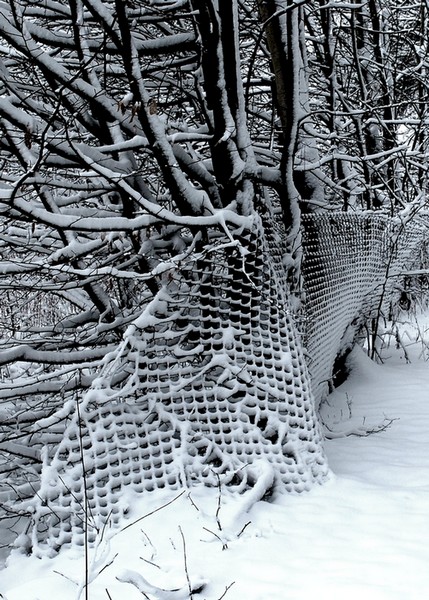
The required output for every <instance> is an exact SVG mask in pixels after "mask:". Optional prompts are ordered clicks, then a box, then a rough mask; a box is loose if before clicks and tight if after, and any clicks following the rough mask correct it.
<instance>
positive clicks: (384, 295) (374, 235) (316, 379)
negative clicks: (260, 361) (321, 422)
mask: <svg viewBox="0 0 429 600" xmlns="http://www.w3.org/2000/svg"><path fill="white" fill-rule="evenodd" d="M410 216H412V218H410ZM428 226H429V215H427V214H416V215H408V216H407V215H406V216H405V217H404V218H402V219H401V218H399V217H396V218H390V217H388V216H387V215H382V214H378V213H373V212H368V213H356V214H350V213H331V214H329V213H319V214H312V215H304V216H303V247H304V260H303V279H304V291H305V301H304V311H303V314H304V326H303V328H302V329H303V333H304V336H303V337H304V344H305V347H306V351H307V356H308V358H307V364H308V368H309V371H310V376H311V382H312V389H313V393H314V397H315V401H316V406H318V405H319V403H320V401H321V400H322V399H323V398H324V397H325V396H326V394H327V393H328V392H329V389H330V387H331V386H332V379H333V377H334V375H335V373H334V370H335V365H336V361H337V359H338V358H339V357H341V355H343V354H344V353H345V352H347V350H348V349H350V348H351V347H352V345H353V344H354V343H355V342H356V337H357V336H358V335H359V334H360V333H361V329H362V326H363V325H364V324H365V323H368V322H370V321H371V319H378V318H380V317H383V318H389V313H390V311H391V303H392V302H395V301H397V300H398V295H396V296H395V290H396V289H398V286H399V287H400V284H401V279H400V278H401V275H400V274H401V272H403V270H404V269H406V268H407V267H410V266H414V265H415V264H418V261H419V257H420V252H419V251H420V248H422V247H424V246H426V243H427V238H428Z"/></svg>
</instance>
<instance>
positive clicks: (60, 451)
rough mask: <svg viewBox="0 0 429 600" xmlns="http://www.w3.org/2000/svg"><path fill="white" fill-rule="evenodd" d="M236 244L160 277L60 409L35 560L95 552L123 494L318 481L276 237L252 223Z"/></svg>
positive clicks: (297, 487) (216, 245)
mask: <svg viewBox="0 0 429 600" xmlns="http://www.w3.org/2000/svg"><path fill="white" fill-rule="evenodd" d="M268 237H270V236H268ZM235 239H236V240H237V242H238V243H231V240H230V239H229V238H227V237H226V236H225V237H224V238H220V237H219V238H217V239H214V240H212V244H211V247H206V248H205V249H204V251H203V252H202V253H200V255H198V256H195V257H194V258H193V259H189V261H187V262H186V263H184V264H182V265H180V266H178V267H177V268H176V269H171V271H170V272H169V273H166V274H165V276H164V287H163V288H162V290H161V291H160V292H159V293H158V294H157V296H156V297H155V298H154V299H153V301H152V302H151V303H150V304H149V305H148V306H146V307H145V308H144V310H143V311H142V315H141V317H140V318H139V319H138V320H137V321H136V322H135V323H134V324H133V325H131V326H130V327H129V328H128V330H127V332H126V334H125V336H124V339H123V342H122V344H121V345H120V346H119V347H118V349H117V351H116V352H113V353H111V354H110V355H108V356H107V357H106V360H105V364H104V368H103V369H102V372H101V373H100V376H99V377H98V379H97V381H96V382H95V383H94V385H93V386H92V389H91V391H90V392H89V393H88V394H87V395H86V396H85V397H84V399H83V400H82V401H81V402H79V403H78V404H76V403H74V402H73V401H72V400H70V401H69V405H68V410H69V413H70V418H69V422H68V425H67V427H66V429H65V432H64V436H63V439H62V441H61V443H60V444H59V447H58V448H56V450H55V452H54V454H53V456H49V453H48V452H47V454H46V459H45V464H44V467H43V469H42V476H41V485H40V489H39V491H38V493H37V497H36V498H35V500H34V501H33V502H32V511H33V520H34V527H33V530H32V539H31V541H30V540H27V543H28V545H29V547H30V546H31V547H32V548H33V550H36V551H38V552H40V553H50V552H52V551H56V550H57V549H58V548H59V547H61V546H62V545H64V544H70V543H71V544H84V543H85V541H89V542H94V541H95V540H96V539H97V536H99V535H101V532H102V531H103V527H105V526H106V523H109V524H115V523H117V522H119V521H120V519H121V518H122V515H123V513H124V512H126V510H127V508H126V496H127V492H128V491H131V492H132V491H134V492H148V491H150V490H153V489H156V488H165V487H168V488H172V489H174V488H179V487H180V488H181V487H183V486H191V485H193V484H195V483H199V482H204V483H207V484H209V485H214V486H217V485H222V486H226V487H228V488H229V489H231V490H235V491H237V492H240V491H242V492H246V493H247V494H248V498H249V501H250V500H251V499H252V500H253V501H256V500H257V499H259V498H261V497H262V496H264V495H265V494H267V493H273V492H274V493H277V492H281V491H294V492H302V491H304V490H308V489H309V488H310V487H311V486H312V485H313V484H314V483H315V482H322V481H323V480H324V478H325V477H326V476H327V472H328V468H327V464H326V460H325V455H324V452H323V447H322V436H321V432H320V428H319V423H318V418H317V414H316V412H315V409H314V404H313V397H312V394H311V390H310V383H309V377H308V373H307V368H306V365H305V361H304V359H303V355H302V350H301V343H300V339H299V336H298V334H297V332H296V329H295V325H294V319H293V316H292V315H291V313H290V309H289V302H288V292H287V286H286V282H285V278H284V277H281V276H280V273H284V270H283V269H282V267H281V262H280V261H281V258H282V249H281V248H280V247H279V239H280V238H278V237H277V239H276V242H275V244H274V237H273V236H271V241H272V243H271V247H275V248H274V251H271V248H270V244H269V243H268V242H267V236H266V234H265V233H264V230H263V228H262V226H261V224H260V222H258V221H257V222H256V223H255V227H254V228H253V229H252V230H250V231H244V232H239V233H237V235H236V237H235ZM118 373H122V375H121V376H120V377H119V379H120V380H121V383H120V385H115V384H114V383H113V381H114V379H115V377H116V378H118Z"/></svg>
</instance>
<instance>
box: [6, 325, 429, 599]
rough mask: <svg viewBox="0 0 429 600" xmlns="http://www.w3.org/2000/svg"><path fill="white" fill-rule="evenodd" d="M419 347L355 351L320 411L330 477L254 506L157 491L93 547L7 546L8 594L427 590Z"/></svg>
mask: <svg viewBox="0 0 429 600" xmlns="http://www.w3.org/2000/svg"><path fill="white" fill-rule="evenodd" d="M420 326H421V327H422V328H426V327H427V325H426V324H425V323H423V322H420ZM421 350H422V346H421V345H419V344H416V345H414V346H410V347H409V348H408V353H409V356H410V358H411V360H412V362H411V364H409V363H407V362H406V361H405V359H404V353H403V351H400V350H396V349H395V348H393V347H391V348H388V349H387V350H385V351H384V355H385V357H386V358H387V360H386V361H385V364H383V365H376V364H374V363H371V362H370V361H369V360H368V359H367V358H366V356H365V355H364V353H363V351H362V350H357V351H354V353H353V356H352V359H351V364H352V374H351V377H350V378H349V380H348V381H347V382H346V383H345V384H344V385H342V386H341V387H340V388H338V389H337V390H336V391H335V392H334V393H333V394H331V396H330V397H329V399H328V402H326V403H325V404H324V405H323V408H322V416H323V420H324V422H325V424H326V426H327V427H328V430H329V431H330V432H331V433H330V434H329V435H330V437H331V438H332V439H329V440H327V441H326V450H327V454H328V457H329V461H330V466H331V469H332V472H333V474H332V477H331V479H330V481H328V482H327V483H326V485H324V486H322V487H317V488H315V489H314V490H313V491H311V492H310V493H306V494H303V495H297V496H284V497H282V498H281V499H278V500H277V501H276V502H275V503H267V502H259V503H257V504H256V505H254V506H253V507H252V508H251V509H250V511H248V512H246V511H244V510H243V507H244V506H245V503H246V497H244V498H243V497H241V498H231V497H228V498H227V497H226V494H224V493H222V490H220V491H219V490H207V489H204V488H196V489H195V490H192V491H191V492H190V493H188V492H184V493H182V495H180V496H178V493H177V492H176V493H171V492H163V493H156V494H155V493H154V494H151V495H149V497H146V498H142V499H139V500H135V501H134V502H133V509H132V511H131V516H130V520H129V521H128V522H127V524H126V527H125V526H124V528H123V530H122V531H120V532H117V533H116V534H115V535H113V537H111V539H110V540H109V541H107V537H108V536H107V534H106V536H105V538H104V539H102V540H100V542H99V544H98V547H97V548H95V549H93V550H91V551H90V553H89V555H88V556H87V557H85V553H84V552H83V551H82V550H80V551H78V550H64V551H62V552H61V553H60V554H59V556H58V557H57V558H55V559H37V558H34V557H25V556H22V555H19V554H12V556H11V557H10V558H9V561H8V566H7V568H5V569H4V570H3V571H1V572H0V598H3V599H4V598H7V600H53V599H55V600H56V599H57V598H61V600H69V599H70V600H77V598H78V597H79V596H80V597H81V598H82V599H83V598H89V600H123V599H124V598H126V599H127V600H134V599H135V600H137V599H141V598H150V599H158V600H161V599H163V600H167V599H170V600H174V599H176V600H178V599H179V598H186V599H187V598H193V599H194V600H198V599H200V598H201V600H219V599H220V598H225V599H226V600H244V599H245V600H300V599H305V600H307V599H310V598H315V599H317V600H324V599H329V600H337V599H338V600H339V599H341V600H343V599H347V600H355V599H359V600H361V599H365V600H396V599H397V600H417V599H419V600H420V599H423V598H429V363H427V362H425V361H423V360H418V354H420V353H421ZM343 434H344V435H343ZM345 434H348V435H345ZM163 505H166V506H164V508H162V506H163ZM151 513H152V514H151ZM144 515H147V516H145V517H144ZM139 517H144V518H141V519H140V520H139V521H137V522H134V521H135V520H136V519H138V518H139ZM132 523H134V524H132ZM86 559H87V561H88V567H87V568H86V566H85V561H86ZM85 572H87V573H88V577H89V578H90V580H91V583H90V584H89V587H88V589H87V590H86V591H87V595H85V590H84V586H85ZM142 578H144V579H142ZM127 581H134V584H132V583H129V582H127ZM204 583H205V585H204V586H203V584H204ZM135 584H136V585H135ZM202 586H203V587H202ZM138 587H139V588H140V590H139V589H138ZM155 587H156V588H162V589H164V590H173V589H178V591H177V592H174V593H168V592H165V591H164V592H162V591H160V590H159V589H155ZM201 587H202V591H201V592H198V591H194V592H193V593H192V594H190V592H189V589H192V590H198V589H200V588H201Z"/></svg>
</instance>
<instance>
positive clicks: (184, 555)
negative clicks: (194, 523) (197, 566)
mask: <svg viewBox="0 0 429 600" xmlns="http://www.w3.org/2000/svg"><path fill="white" fill-rule="evenodd" d="M179 531H180V535H181V537H182V544H183V562H184V565H185V574H186V581H187V582H188V590H189V598H190V600H192V598H193V595H192V585H191V580H190V579H189V571H188V558H187V556H186V542H185V536H184V535H183V531H182V528H181V527H180V525H179Z"/></svg>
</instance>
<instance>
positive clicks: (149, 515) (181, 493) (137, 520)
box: [121, 490, 186, 532]
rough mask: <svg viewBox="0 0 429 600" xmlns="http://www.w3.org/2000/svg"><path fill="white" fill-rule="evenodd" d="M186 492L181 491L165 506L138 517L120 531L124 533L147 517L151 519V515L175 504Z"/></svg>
mask: <svg viewBox="0 0 429 600" xmlns="http://www.w3.org/2000/svg"><path fill="white" fill-rule="evenodd" d="M185 492H186V490H183V491H182V492H180V494H178V495H177V496H176V497H175V498H173V499H172V500H170V501H169V502H166V503H165V504H163V505H162V506H159V507H158V508H155V510H152V511H151V512H149V513H147V514H146V515H143V516H142V517H139V518H138V519H136V520H135V521H133V522H132V523H128V525H125V527H123V528H122V529H121V532H122V531H125V530H126V529H128V528H129V527H132V526H133V525H135V524H136V523H138V522H139V521H143V519H146V518H147V517H151V516H152V515H154V514H155V513H157V512H158V511H160V510H162V509H163V508H166V507H167V506H169V505H170V504H173V502H175V501H176V500H178V499H179V498H180V497H181V496H183V494H184V493H185Z"/></svg>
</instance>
